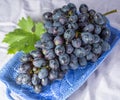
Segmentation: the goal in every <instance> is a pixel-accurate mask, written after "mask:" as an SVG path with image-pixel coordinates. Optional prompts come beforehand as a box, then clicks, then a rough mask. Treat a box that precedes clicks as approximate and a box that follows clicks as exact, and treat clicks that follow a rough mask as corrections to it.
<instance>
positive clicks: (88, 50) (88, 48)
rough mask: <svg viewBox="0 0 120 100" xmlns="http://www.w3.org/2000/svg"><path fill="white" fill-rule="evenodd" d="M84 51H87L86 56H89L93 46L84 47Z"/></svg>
mask: <svg viewBox="0 0 120 100" xmlns="http://www.w3.org/2000/svg"><path fill="white" fill-rule="evenodd" d="M84 49H85V51H86V55H87V54H89V53H90V51H91V49H92V47H91V45H89V44H88V45H85V46H84Z"/></svg>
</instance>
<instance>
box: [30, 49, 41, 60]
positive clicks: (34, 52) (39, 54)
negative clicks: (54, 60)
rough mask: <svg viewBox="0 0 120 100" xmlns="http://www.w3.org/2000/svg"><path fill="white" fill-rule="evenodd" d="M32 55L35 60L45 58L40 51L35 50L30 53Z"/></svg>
mask: <svg viewBox="0 0 120 100" xmlns="http://www.w3.org/2000/svg"><path fill="white" fill-rule="evenodd" d="M30 55H31V56H32V57H33V58H42V57H43V54H42V52H41V51H40V50H33V51H31V52H30Z"/></svg>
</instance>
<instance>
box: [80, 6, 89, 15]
mask: <svg viewBox="0 0 120 100" xmlns="http://www.w3.org/2000/svg"><path fill="white" fill-rule="evenodd" d="M79 11H80V13H87V12H88V6H87V5H86V4H81V5H80V8H79Z"/></svg>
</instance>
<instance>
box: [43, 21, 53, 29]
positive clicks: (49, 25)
mask: <svg viewBox="0 0 120 100" xmlns="http://www.w3.org/2000/svg"><path fill="white" fill-rule="evenodd" d="M52 26H53V22H52V21H45V22H44V27H45V29H47V30H48V29H49V28H51V27H52Z"/></svg>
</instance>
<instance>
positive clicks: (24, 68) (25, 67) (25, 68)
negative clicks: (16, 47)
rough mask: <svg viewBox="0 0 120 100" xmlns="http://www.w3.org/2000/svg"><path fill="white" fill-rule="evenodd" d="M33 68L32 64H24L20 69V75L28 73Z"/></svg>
mask: <svg viewBox="0 0 120 100" xmlns="http://www.w3.org/2000/svg"><path fill="white" fill-rule="evenodd" d="M31 68H32V65H31V63H22V64H21V65H20V67H19V69H18V72H19V73H28V72H29V71H30V69H31Z"/></svg>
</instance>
